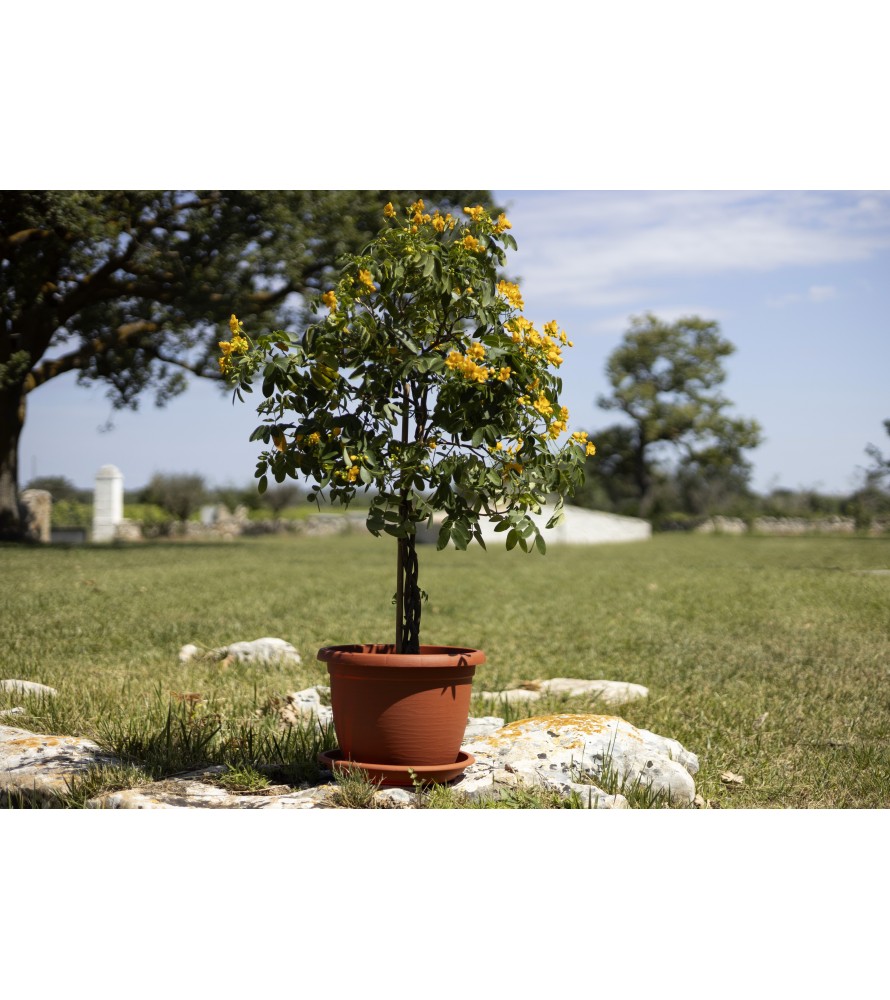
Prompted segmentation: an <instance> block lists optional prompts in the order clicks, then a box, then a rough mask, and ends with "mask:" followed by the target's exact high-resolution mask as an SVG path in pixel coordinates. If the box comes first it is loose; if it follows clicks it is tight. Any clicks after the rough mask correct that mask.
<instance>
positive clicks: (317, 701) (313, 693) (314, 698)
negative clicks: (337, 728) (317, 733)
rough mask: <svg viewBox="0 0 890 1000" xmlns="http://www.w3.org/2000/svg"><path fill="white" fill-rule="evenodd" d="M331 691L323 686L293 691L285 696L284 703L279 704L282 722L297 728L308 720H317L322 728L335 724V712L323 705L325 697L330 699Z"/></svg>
mask: <svg viewBox="0 0 890 1000" xmlns="http://www.w3.org/2000/svg"><path fill="white" fill-rule="evenodd" d="M330 693H331V689H330V688H329V687H324V686H322V685H316V686H315V687H311V688H305V689H304V690H302V691H291V692H290V693H289V694H286V695H285V696H284V702H283V703H281V704H279V705H278V707H277V711H278V714H279V716H280V717H281V721H282V722H285V723H287V724H288V725H290V726H297V725H300V723H303V722H306V721H308V720H312V719H314V720H316V721H317V722H318V724H319V725H320V726H327V725H329V724H330V723H332V722H333V712H332V710H331V707H330V705H325V704H323V703H322V698H323V697H330Z"/></svg>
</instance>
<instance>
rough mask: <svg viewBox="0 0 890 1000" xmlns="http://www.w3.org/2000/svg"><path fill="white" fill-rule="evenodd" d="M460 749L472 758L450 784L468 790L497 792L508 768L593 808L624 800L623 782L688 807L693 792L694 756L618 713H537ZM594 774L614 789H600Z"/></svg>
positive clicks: (527, 780)
mask: <svg viewBox="0 0 890 1000" xmlns="http://www.w3.org/2000/svg"><path fill="white" fill-rule="evenodd" d="M463 749H464V750H466V751H468V752H469V753H471V754H472V755H473V756H474V757H475V759H476V761H475V763H474V764H472V765H471V766H470V767H468V768H467V770H466V771H465V772H464V776H463V778H462V779H461V781H460V782H458V783H457V785H456V787H457V788H458V789H460V790H462V791H464V792H465V793H466V794H468V795H471V796H475V795H484V794H491V793H493V792H496V786H497V784H498V779H499V772H502V771H506V772H508V773H510V774H513V775H517V776H518V778H519V780H520V781H522V782H524V783H526V784H528V785H532V786H534V785H538V786H540V787H544V788H549V789H558V790H561V791H564V792H565V793H566V794H568V793H569V792H578V793H579V794H580V793H581V792H582V791H584V792H586V793H587V795H588V798H591V802H590V803H589V804H590V805H591V807H596V808H604V807H605V808H614V807H616V806H619V807H620V806H622V805H625V806H626V805H627V802H626V800H624V801H620V800H623V799H624V797H623V796H622V795H621V794H620V792H621V791H626V790H627V789H628V788H643V789H647V790H649V791H651V792H652V793H653V795H656V796H659V797H660V798H662V799H663V801H665V802H668V803H669V804H671V805H674V806H689V805H691V804H692V802H693V800H694V798H695V782H694V781H693V778H692V776H693V775H694V774H695V773H696V772H697V771H698V758H697V757H696V755H695V754H694V753H691V752H690V751H688V750H687V749H686V748H685V747H683V746H682V745H681V744H680V743H678V742H677V740H674V739H671V738H669V737H665V736H659V735H658V734H656V733H651V732H649V731H648V730H646V729H637V727H636V726H632V725H631V724H630V723H629V722H626V721H625V720H624V719H621V718H618V717H617V716H612V715H584V714H565V715H545V716H535V717H534V718H530V719H522V720H520V721H517V722H512V723H509V724H508V725H506V726H502V727H501V728H500V729H498V730H495V731H494V732H493V733H490V734H489V735H487V736H483V737H479V738H476V739H473V740H471V741H469V742H465V743H464V744H463ZM598 780H599V781H601V782H602V783H603V784H607V785H608V786H609V788H611V789H612V790H613V794H612V795H608V794H607V793H606V792H605V791H603V790H602V789H601V788H599V787H598V786H597V785H596V782H597V781H598ZM591 785H592V786H593V788H594V793H590V788H591ZM594 795H595V796H596V798H597V801H596V802H595V803H594V802H593V801H592V797H593V796H594Z"/></svg>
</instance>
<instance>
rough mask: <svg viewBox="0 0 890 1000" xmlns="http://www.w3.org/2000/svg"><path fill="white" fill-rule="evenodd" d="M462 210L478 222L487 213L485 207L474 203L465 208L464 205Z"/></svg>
mask: <svg viewBox="0 0 890 1000" xmlns="http://www.w3.org/2000/svg"><path fill="white" fill-rule="evenodd" d="M464 212H466V214H467V215H469V217H470V218H471V219H472V220H473V222H479V220H480V219H482V218H483V217H484V216H485V215H487V213H486V211H485V209H484V208H483V207H482V206H481V205H476V206H474V207H473V208H467V207H466V206H464Z"/></svg>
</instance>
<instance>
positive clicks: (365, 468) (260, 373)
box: [220, 200, 594, 784]
mask: <svg viewBox="0 0 890 1000" xmlns="http://www.w3.org/2000/svg"><path fill="white" fill-rule="evenodd" d="M464 213H465V216H466V217H465V218H464V219H460V220H459V219H457V218H455V217H453V216H451V215H450V214H446V215H443V214H441V213H440V212H439V211H437V210H434V211H432V212H429V211H427V210H426V206H425V205H424V203H423V201H422V200H418V201H417V202H416V203H414V204H413V205H410V206H408V207H407V208H406V209H402V210H401V211H400V210H398V209H396V208H395V207H394V206H393V205H392V204H389V205H387V206H386V208H385V210H384V216H385V219H384V226H383V228H382V229H381V231H380V233H379V234H378V235H377V237H375V238H374V239H373V240H372V241H371V243H370V244H369V245H368V247H367V248H366V249H365V251H364V252H363V253H362V254H359V255H357V256H351V257H349V258H348V259H347V260H346V263H345V264H344V266H343V268H342V271H341V272H340V275H339V279H338V280H337V282H336V284H335V286H334V287H333V288H331V289H329V290H328V291H326V292H325V293H324V294H323V295H322V296H321V297H320V299H319V300H318V301H317V302H315V303H312V305H314V306H315V307H316V310H317V311H316V317H317V321H316V322H314V323H312V325H310V326H309V327H308V328H307V329H306V330H305V332H304V333H303V334H302V335H292V334H289V333H286V332H284V331H281V330H278V331H274V332H271V333H260V334H257V335H253V334H248V333H246V332H245V330H244V328H243V325H242V324H241V322H240V321H239V320H238V319H237V318H236V317H235V316H232V319H231V322H230V326H231V331H232V336H231V339H230V340H228V341H225V342H222V343H221V344H220V349H221V351H222V355H221V357H220V367H221V369H222V372H223V374H224V375H225V376H226V378H227V379H228V380H229V382H230V383H231V384H232V385H233V387H234V389H235V394H236V396H237V397H238V398H239V399H243V395H242V393H249V392H251V391H252V390H253V387H254V385H256V384H257V383H260V384H261V386H262V396H263V399H262V402H260V404H259V406H258V412H259V413H260V414H261V416H262V418H263V422H262V423H261V425H260V426H259V427H257V428H256V430H255V431H254V433H253V435H252V437H251V440H256V441H261V442H262V443H263V445H264V446H265V449H264V450H263V451H262V453H261V454H260V457H259V460H258V463H257V468H256V476H257V478H258V480H259V483H258V488H259V490H260V492H263V491H265V490H266V488H267V485H268V482H269V478H270V477H272V478H273V479H274V480H275V481H276V482H278V483H281V482H283V481H284V480H285V479H287V478H289V477H290V478H302V477H305V478H306V479H307V480H309V482H310V483H311V484H312V485H311V492H310V499H315V500H316V501H319V500H321V499H325V500H328V501H332V502H339V503H342V504H344V505H348V504H349V502H350V501H351V500H352V499H353V498H354V497H355V496H356V494H357V493H358V491H360V490H361V491H365V492H368V493H370V495H371V499H370V508H369V511H368V515H367V527H368V530H369V531H371V533H372V534H374V535H377V536H379V535H381V534H388V535H391V536H392V537H393V538H395V539H396V596H395V608H396V615H395V630H394V631H395V634H394V641H393V642H392V643H377V644H356V645H345V646H331V647H326V648H324V649H322V650H320V651H319V653H318V658H319V659H320V660H321V661H323V662H326V663H327V667H328V671H329V673H330V675H331V701H332V709H333V715H334V726H335V730H336V733H337V739H338V742H339V745H340V749H339V751H337V752H335V754H336V755H337V757H338V758H339V759H342V761H343V763H344V764H346V765H348V764H349V763H350V762H352V763H354V764H355V766H358V765H359V764H360V765H362V766H363V767H365V768H366V769H367V770H370V771H371V772H372V773H373V774H374V775H375V776H376V777H377V778H381V779H382V780H384V781H385V782H386V783H388V784H408V783H410V781H411V780H412V777H414V776H416V775H420V776H421V777H426V778H429V779H431V780H448V779H450V778H452V777H454V776H456V775H457V774H459V773H460V771H461V770H462V769H463V768H464V767H465V766H466V765H467V764H468V763H469V762H470V760H469V759H468V755H467V754H465V753H464V754H462V753H461V751H460V743H461V740H462V737H463V731H464V728H465V726H466V720H467V715H468V711H469V699H470V691H471V684H472V677H473V674H474V672H475V667H476V665H477V664H479V663H481V662H483V661H484V658H485V657H484V653H482V652H481V651H480V650H473V649H468V648H465V647H461V646H444V645H439V646H433V645H422V644H421V641H420V619H421V606H422V601H423V598H424V597H425V595H424V594H423V592H422V591H421V589H420V584H419V575H418V561H417V548H416V533H417V529H418V526H420V525H422V524H426V525H427V527H430V526H432V524H433V518H434V516H436V518H437V519H438V520H439V521H440V524H439V528H438V543H437V547H438V548H439V549H441V548H444V547H445V546H446V545H448V544H449V543H453V544H454V545H455V546H456V548H458V549H465V548H466V547H467V546H468V545H469V544H470V543H471V542H472V541H473V540H475V541H476V542H478V543H479V544H480V545H482V546H483V547H484V545H485V543H484V540H483V536H482V532H481V529H480V519H482V518H488V519H490V521H491V522H492V523H493V524H494V525H495V529H494V530H495V531H497V532H502V533H503V536H504V539H505V541H506V547H507V548H508V549H512V548H514V547H516V546H518V547H519V548H521V549H523V550H524V551H526V552H528V551H531V550H532V549H533V548H537V549H538V550H539V551H540V552H544V551H545V542H544V539H543V537H542V535H541V533H540V531H539V530H538V527H537V525H536V524H535V522H534V521H533V520H532V518H531V517H530V514H531V513H540V511H541V505H542V504H543V503H544V501H545V499H546V498H547V497H548V496H551V495H553V494H556V495H557V496H558V498H559V500H558V503H557V513H556V514H554V516H553V517H552V518H551V519H550V521H549V522H548V524H547V527H552V526H553V524H555V523H557V521H558V520H559V518H560V517H561V507H562V498H563V497H564V496H565V495H567V494H569V493H571V492H572V491H573V490H574V489H575V487H576V486H578V485H579V484H580V483H581V481H582V479H583V464H584V461H585V458H586V456H587V455H589V454H592V453H593V452H594V447H593V445H592V444H590V443H589V442H588V441H587V435H586V434H584V433H575V434H572V435H568V416H569V415H568V412H567V410H566V409H565V407H563V406H561V405H560V402H559V394H560V392H561V389H562V383H561V380H560V378H559V376H558V369H559V367H560V365H561V364H562V360H563V358H562V351H563V349H564V348H565V347H566V346H571V342H570V341H569V340H568V339H567V337H566V334H565V332H564V331H561V330H559V328H558V327H557V325H556V323H555V322H551V323H547V324H546V325H544V326H543V329H542V330H540V331H539V330H537V329H536V328H535V326H534V325H533V324H532V323H531V322H530V321H529V320H527V319H526V318H525V317H524V316H523V315H522V309H523V301H522V296H521V294H520V290H519V288H518V287H517V286H516V285H515V284H514V283H512V282H510V281H507V280H505V279H504V278H502V277H501V275H500V273H499V269H500V268H502V267H503V266H504V265H505V263H506V251H507V250H508V249H515V247H516V242H515V240H514V238H513V237H512V236H511V235H510V233H509V230H510V229H511V228H512V227H511V225H510V223H509V221H508V220H507V219H506V218H505V217H504V215H502V214H501V215H499V216H498V217H497V218H492V216H491V215H490V213H489V212H488V211H487V210H486V209H485V208H483V207H482V206H475V207H468V208H465V209H464ZM418 713H419V714H418ZM332 759H333V758H332Z"/></svg>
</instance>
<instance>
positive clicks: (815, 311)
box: [20, 190, 890, 493]
mask: <svg viewBox="0 0 890 1000" xmlns="http://www.w3.org/2000/svg"><path fill="white" fill-rule="evenodd" d="M495 196H496V198H497V200H498V201H499V202H500V203H501V204H503V205H505V206H506V207H507V214H508V217H509V218H510V220H511V221H512V223H513V234H514V235H515V237H516V239H517V242H518V244H519V249H518V251H517V252H516V253H514V254H513V255H512V257H511V262H510V267H509V270H510V272H511V274H512V275H513V276H516V277H518V278H519V279H520V281H521V286H522V290H523V296H524V299H525V313H526V315H527V316H528V317H529V318H530V319H532V320H533V321H536V322H546V321H548V320H550V319H556V320H557V321H558V322H559V324H560V325H561V326H562V327H564V328H565V329H566V331H567V332H568V334H569V336H570V337H571V339H572V340H573V341H574V344H575V346H574V348H573V349H572V350H571V351H568V352H567V355H566V363H565V365H564V366H563V368H562V374H563V379H564V384H565V395H564V399H565V403H566V405H567V406H568V407H569V410H570V414H571V418H570V425H571V429H572V430H575V429H585V430H588V431H591V432H595V430H596V428H597V427H602V426H605V425H606V424H608V423H610V422H612V421H613V420H614V419H615V416H614V414H612V413H608V412H605V411H602V410H599V409H598V408H597V407H596V405H595V399H596V397H597V396H598V395H599V394H601V393H604V392H607V391H608V385H607V383H606V380H605V376H604V368H605V363H606V359H607V357H608V355H609V354H610V352H611V351H612V350H614V348H615V347H616V346H617V345H618V344H619V343H620V341H621V338H622V335H623V333H624V332H625V330H626V329H627V327H628V322H629V318H630V317H631V316H632V315H637V314H640V313H643V312H646V311H652V312H654V313H655V314H656V315H658V316H660V317H662V318H665V319H674V318H677V317H678V316H681V315H688V314H691V313H694V314H697V315H700V316H702V317H704V318H706V319H713V320H717V321H718V322H719V324H720V328H721V332H722V334H723V336H724V337H726V338H727V339H729V340H730V341H731V342H732V343H733V344H734V345H735V346H736V353H735V354H734V355H732V356H731V357H730V358H729V359H728V360H727V361H726V370H727V380H726V382H725V384H724V386H723V392H724V394H725V395H726V396H727V397H728V398H729V399H730V400H732V402H733V404H734V406H733V410H732V412H733V413H736V414H738V415H741V416H745V417H753V418H755V419H757V420H758V421H759V422H760V424H761V425H762V427H763V432H764V437H765V442H764V444H763V445H761V446H760V447H759V448H758V449H756V450H754V451H753V452H751V453H750V455H751V459H752V462H753V466H754V474H753V478H752V484H753V486H754V488H755V489H756V490H758V491H760V492H764V491H767V490H769V489H772V488H774V487H776V486H784V487H789V488H792V489H796V488H815V489H818V490H820V491H824V492H833V493H845V492H849V491H850V490H852V489H853V488H855V486H856V485H857V483H858V482H859V480H860V477H861V469H862V467H864V466H865V465H867V464H868V458H867V456H866V455H865V454H864V449H865V447H866V445H867V444H868V443H870V442H871V443H874V444H877V445H878V446H879V447H881V448H882V449H883V450H887V451H890V439H888V438H887V436H886V434H885V432H884V428H883V424H882V422H883V420H884V419H886V418H888V417H890V393H888V389H887V376H888V373H890V280H888V278H890V194H888V193H887V192H883V191H882V192H868V191H827V192H811V191H776V192H761V193H758V192H727V191H710V190H709V191H567V190H553V191H502V190H495ZM109 417H113V423H114V429H113V430H103V429H102V428H103V426H104V425H105V424H106V423H107V422H108V419H109ZM256 423H257V420H256V418H255V414H254V411H253V409H252V408H251V407H250V406H249V405H246V404H236V405H235V406H234V407H233V405H232V403H231V400H230V397H229V396H223V395H221V394H220V392H219V391H218V390H217V389H216V387H214V386H212V385H210V384H207V383H205V382H200V381H199V380H193V382H192V384H191V385H190V387H189V389H188V391H187V392H186V393H185V394H184V395H183V396H181V397H179V398H178V399H176V400H174V401H173V402H172V403H170V404H168V406H167V407H166V408H165V409H157V408H156V407H155V406H154V405H153V403H152V401H151V398H150V397H148V396H146V397H145V398H144V399H143V400H142V402H141V405H140V409H139V411H138V412H136V413H132V412H130V411H118V412H115V413H112V411H111V408H110V405H109V403H108V402H107V400H106V398H105V395H104V390H103V388H102V387H101V386H100V385H95V386H90V387H78V386H77V385H76V384H75V379H74V377H73V376H65V377H62V378H59V379H56V380H54V381H53V382H51V383H48V384H47V385H45V386H43V387H41V388H40V389H38V390H36V391H35V392H34V393H33V394H32V395H31V397H30V398H29V409H28V416H27V422H26V427H25V431H24V434H23V437H22V442H21V451H20V462H21V465H20V476H21V480H22V483H24V482H26V481H27V480H28V479H30V478H32V477H33V476H34V475H63V476H66V477H68V478H69V479H71V480H72V481H73V482H75V483H76V484H77V485H79V486H91V485H92V483H93V480H94V477H95V473H96V472H97V471H98V469H99V468H100V467H101V466H102V465H105V464H107V463H112V464H114V465H116V466H118V468H120V469H121V471H122V472H123V474H124V483H125V486H126V487H127V488H137V487H139V486H142V485H144V484H145V483H146V482H147V481H148V479H149V478H150V477H151V475H152V473H154V472H171V473H172V472H198V473H201V474H202V475H203V476H204V477H205V478H206V479H207V481H208V483H210V484H213V485H216V484H224V483H236V484H242V483H248V482H250V481H251V479H252V476H253V469H254V465H255V460H256V455H257V447H256V445H254V444H251V443H249V442H248V440H247V439H248V436H249V434H250V432H251V430H252V429H253V428H254V426H256Z"/></svg>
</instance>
